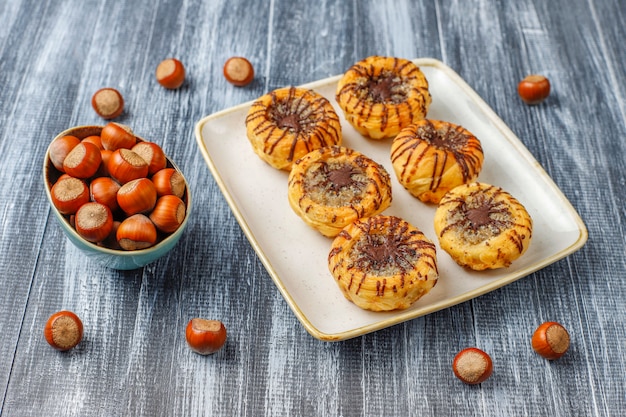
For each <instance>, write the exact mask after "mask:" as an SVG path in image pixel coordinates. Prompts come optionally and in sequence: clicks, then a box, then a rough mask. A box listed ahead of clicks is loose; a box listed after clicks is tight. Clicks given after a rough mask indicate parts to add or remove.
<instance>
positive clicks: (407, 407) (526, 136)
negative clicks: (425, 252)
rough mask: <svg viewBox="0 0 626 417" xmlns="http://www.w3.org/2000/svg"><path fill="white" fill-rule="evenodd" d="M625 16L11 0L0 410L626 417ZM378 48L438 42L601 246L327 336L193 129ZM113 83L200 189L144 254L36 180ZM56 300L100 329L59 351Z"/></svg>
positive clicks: (369, 1)
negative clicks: (466, 372) (100, 234)
mask: <svg viewBox="0 0 626 417" xmlns="http://www.w3.org/2000/svg"><path fill="white" fill-rule="evenodd" d="M625 20H626V8H625V7H624V3H623V1H621V0H608V1H598V0H554V1H550V2H544V1H539V0H529V1H523V2H501V1H491V0H472V1H458V0H420V1H412V0H395V1H379V0H366V1H357V0H353V1H340V0H337V1H334V0H323V1H320V2H304V1H296V2H294V1H290V0H270V1H254V0H230V1H225V0H216V1H210V2H207V1H200V0H188V1H186V2H175V1H169V0H157V1H148V0H133V1H127V2H117V1H113V0H63V1H57V2H40V1H32V0H14V1H9V2H2V3H0V23H1V24H0V85H2V86H3V87H2V88H1V89H0V164H1V165H0V166H2V167H3V169H2V179H3V181H0V192H1V193H2V195H3V196H4V198H3V199H2V200H1V202H0V221H1V224H2V234H1V236H2V237H1V238H0V274H1V276H2V281H1V282H2V283H1V284H0V313H1V314H0V326H1V328H2V329H3V331H4V337H3V338H2V342H1V343H0V359H1V360H0V387H1V390H2V391H1V392H2V399H1V401H0V415H2V416H30V415H46V416H160V415H163V416H197V415H198V416H199V415H206V416H222V415H223V416H233V415H237V416H259V415H269V416H274V415H276V416H278V415H291V416H297V415H303V416H336V415H342V416H381V415H401V416H422V415H433V416H518V415H519V416H522V415H533V416H535V415H553V416H564V417H565V416H594V417H600V416H602V417H604V416H621V415H624V413H625V412H626V389H625V387H624V375H626V330H625V329H626V311H625V309H624V300H626V284H625V282H626V281H625V280H624V276H626V256H625V255H626V240H625V239H624V236H626V192H625V191H624V190H625V186H626V174H625V172H626V161H625V158H624V155H625V154H626V142H625V141H624V140H623V138H624V137H626V107H625V106H626V105H625V104H624V103H625V102H626V69H625V68H624V65H623V63H624V62H626V50H625V49H624V48H623V39H624V37H625V36H626V29H625V28H624V25H623V22H624V21H625ZM373 54H381V55H395V56H402V57H405V58H415V57H433V58H437V59H441V60H443V61H444V62H445V63H446V64H447V65H449V66H451V67H452V68H453V69H454V70H456V71H457V72H458V73H459V74H460V75H461V76H462V77H463V78H464V79H465V80H466V81H467V82H468V84H470V86H472V87H473V88H474V89H475V90H476V91H477V92H478V93H479V95H480V96H481V97H483V98H484V99H485V101H486V102H487V103H488V104H489V105H490V106H491V107H492V108H493V109H494V110H495V112H496V113H497V114H498V115H499V116H500V117H501V118H502V119H503V120H504V121H505V122H506V123H507V125H508V126H509V127H510V128H511V130H513V132H515V133H516V134H517V135H518V136H519V137H520V139H521V140H522V142H523V143H524V144H525V145H526V146H527V147H528V149H529V150H530V151H531V153H532V154H533V155H534V156H535V157H536V158H537V160H538V161H539V163H540V164H541V165H542V166H543V168H544V169H545V170H546V171H547V172H548V173H549V174H550V176H551V177H552V178H553V179H554V181H555V182H556V183H557V184H558V186H559V187H560V188H561V189H562V191H563V193H564V194H565V195H566V196H567V197H568V198H569V199H570V201H571V202H572V204H573V205H574V206H575V207H576V209H577V210H578V212H579V213H580V214H581V216H582V218H583V219H584V221H585V223H586V225H587V227H588V229H589V241H588V243H587V244H586V245H585V246H584V247H583V248H582V249H581V250H580V251H578V252H577V253H575V254H573V255H571V256H569V257H568V258H566V259H563V260H561V261H559V262H556V263H555V264H553V265H551V266H549V267H547V268H545V269H543V270H541V271H538V272H536V273H534V274H532V275H530V276H529V277H526V278H523V279H521V280H519V281H517V282H515V283H513V284H510V285H508V286H506V287H504V288H501V289H499V290H496V291H494V292H492V293H489V294H486V295H484V296H481V297H479V298H476V299H474V300H472V301H469V302H466V303H463V304H460V305H457V306H454V307H452V308H449V309H446V310H443V311H440V312H437V313H434V314H430V315H428V316H425V317H421V318H418V319H415V320H412V321H410V322H406V323H402V324H399V325H396V326H394V327H392V328H388V329H385V330H381V331H378V332H375V333H372V334H368V335H365V336H362V337H358V338H355V339H351V340H347V341H344V342H338V343H327V342H320V341H318V340H316V339H314V338H312V337H311V336H310V335H309V334H307V333H306V331H305V330H304V328H303V327H302V326H301V324H300V323H299V322H298V321H297V319H296V318H295V316H294V315H293V313H292V312H291V310H290V309H289V307H288V305H287V303H286V302H285V301H284V300H283V299H282V297H281V296H280V293H279V292H278V290H277V289H276V287H275V286H274V284H273V283H272V281H271V279H270V277H269V276H268V274H267V272H266V271H265V269H264V268H263V266H262V265H261V263H260V262H259V260H258V259H257V257H256V255H255V253H254V251H253V249H252V247H251V246H250V244H249V243H248V242H247V240H246V238H245V236H244V235H243V233H242V232H241V229H240V228H239V226H238V224H237V222H236V220H235V218H234V216H233V215H232V214H231V212H230V210H229V209H228V206H227V204H226V201H225V200H224V198H223V196H222V195H221V193H220V191H219V188H218V186H217V184H216V183H215V181H214V180H213V178H212V177H211V175H210V173H209V171H208V169H207V167H206V165H205V163H204V161H203V159H202V157H201V155H200V154H199V152H198V150H197V145H196V143H195V139H194V136H193V129H194V126H195V123H196V122H197V121H198V120H200V119H201V118H202V117H204V116H206V115H208V114H211V113H213V112H216V111H219V110H222V109H225V108H228V107H231V106H234V105H237V104H240V103H243V102H246V101H249V100H252V99H254V98H256V97H258V96H260V95H261V94H263V93H265V92H267V91H269V90H271V89H274V88H278V87H282V86H286V85H298V84H302V83H306V82H311V81H315V80H317V79H321V78H325V77H327V76H330V75H335V74H340V73H342V72H343V71H345V70H346V69H347V68H348V67H349V66H350V65H351V64H352V63H354V62H356V61H357V60H359V59H362V58H364V57H366V56H368V55H373ZM233 55H241V56H245V57H247V58H248V59H250V60H251V61H252V63H253V64H254V66H255V69H256V77H255V80H254V82H253V83H252V84H251V85H249V86H247V87H245V88H236V87H233V86H231V85H230V84H228V83H227V82H226V81H225V79H224V78H223V76H222V73H221V71H222V65H223V63H224V62H225V61H226V59H227V58H229V57H230V56H233ZM170 56H174V57H177V58H179V59H180V60H181V61H182V62H183V63H184V64H185V66H186V68H187V74H188V76H187V79H186V81H185V84H184V85H183V87H182V88H180V89H178V90H174V91H170V90H165V89H163V88H161V87H160V86H159V85H158V84H157V83H156V80H155V78H154V71H155V69H156V66H157V65H158V63H159V62H160V61H161V60H162V59H164V58H167V57H170ZM532 72H537V73H542V74H545V75H546V76H548V77H549V78H550V80H551V83H552V94H551V96H550V97H549V99H548V100H547V101H546V102H545V103H543V104H541V105H538V106H532V107H530V106H526V105H525V104H523V103H522V102H521V100H519V98H518V97H517V93H516V86H517V82H518V81H519V80H520V79H521V78H523V77H524V76H525V75H526V74H528V73H532ZM104 86H110V87H115V88H118V89H119V90H120V91H121V92H122V94H123V95H124V97H125V99H126V108H125V112H124V114H123V115H122V116H121V117H120V118H119V119H118V121H120V122H122V123H125V124H128V125H130V126H131V127H132V128H133V129H134V130H135V132H136V133H137V134H138V135H140V136H142V137H144V138H146V139H150V140H153V141H155V142H157V143H159V144H161V145H162V146H163V148H164V149H165V151H166V153H167V154H168V155H169V156H170V157H171V158H172V159H173V160H174V161H176V162H177V164H178V165H179V166H180V167H181V169H182V170H183V172H184V173H185V176H186V177H187V179H188V181H189V183H190V186H191V190H192V196H193V208H192V217H191V219H190V222H189V226H188V229H187V230H186V232H185V234H184V235H183V238H182V239H181V241H180V242H179V243H178V245H177V246H176V249H175V250H174V251H172V252H171V253H170V254H168V255H167V256H165V257H163V258H162V259H160V260H158V261H157V262H155V263H153V264H151V265H148V266H146V267H145V268H142V269H139V270H135V271H126V272H123V271H113V270H110V269H106V268H103V267H101V266H100V265H98V264H96V263H94V262H92V261H89V260H86V258H84V257H83V255H82V254H81V253H80V252H79V251H78V250H77V249H76V248H75V247H74V246H72V245H71V244H70V243H69V242H68V241H67V240H66V239H65V237H64V235H63V233H62V231H61V229H60V227H59V226H58V225H57V224H56V220H55V219H54V217H53V216H52V214H51V213H50V209H49V206H48V203H47V201H46V199H45V195H44V190H43V186H42V184H41V182H40V178H41V165H42V162H43V157H44V154H45V151H46V148H47V146H48V143H49V142H50V140H51V139H52V138H53V137H54V136H55V135H56V134H57V133H58V132H60V131H62V130H64V129H65V128H67V127H70V126H74V125H79V124H103V123H104V122H103V120H101V119H99V118H98V116H97V115H96V114H95V113H94V112H93V109H92V108H91V106H90V99H91V95H92V94H93V92H95V91H96V90H97V89H99V88H101V87H104ZM489 157H497V156H494V155H491V156H489ZM251 180H253V179H251ZM279 238H280V237H279V236H277V239H279ZM441 256H444V255H441ZM60 309H71V310H73V311H75V312H76V313H77V314H78V315H79V316H80V317H81V319H82V320H83V323H84V326H85V337H84V340H83V342H82V343H81V344H80V345H79V346H78V347H77V348H76V349H74V350H72V351H70V352H66V353H61V352H57V351H54V350H52V349H51V348H50V347H49V346H48V345H47V344H46V342H45V340H44V338H43V326H44V324H45V321H46V320H47V318H48V316H49V315H50V314H52V313H53V312H55V311H57V310H60ZM198 316H200V317H207V318H216V319H221V320H223V321H224V323H225V324H226V326H227V328H228V332H229V337H228V341H227V344H226V346H225V348H224V349H223V350H222V351H220V352H218V353H217V354H215V355H212V356H209V357H202V356H199V355H196V354H194V353H193V352H191V351H190V350H189V349H188V348H187V346H186V343H185V339H184V328H185V325H186V324H187V321H188V320H190V319H191V318H193V317H198ZM546 320H556V321H559V322H561V323H563V324H564V325H565V326H566V327H567V328H568V330H569V331H570V334H571V336H572V347H571V349H570V351H569V352H568V353H567V354H566V355H565V356H564V357H563V358H561V359H560V360H558V361H554V362H549V361H546V360H544V359H542V358H540V357H539V356H537V355H536V354H535V353H534V352H533V351H532V349H531V347H530V337H531V336H532V332H533V331H534V329H535V328H536V327H537V326H538V325H539V324H540V323H541V322H543V321H546ZM467 346H477V347H480V348H481V349H484V350H485V351H487V352H488V353H490V355H492V358H493V360H494V367H495V370H494V375H493V376H492V378H490V379H489V380H487V381H486V382H485V383H483V384H482V385H480V386H466V385H463V384H462V383H460V381H458V380H456V378H455V377H454V375H453V373H452V371H451V363H452V359H453V357H454V355H455V354H456V353H457V352H458V351H459V350H461V349H463V348H464V347H467Z"/></svg>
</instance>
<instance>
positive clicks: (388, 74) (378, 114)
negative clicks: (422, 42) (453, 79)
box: [336, 56, 431, 139]
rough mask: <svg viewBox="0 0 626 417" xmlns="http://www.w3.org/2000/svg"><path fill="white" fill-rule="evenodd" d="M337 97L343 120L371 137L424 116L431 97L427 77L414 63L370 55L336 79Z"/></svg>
mask: <svg viewBox="0 0 626 417" xmlns="http://www.w3.org/2000/svg"><path fill="white" fill-rule="evenodd" d="M336 99H337V103H338V104H339V107H341V109H342V110H343V112H344V114H345V117H346V120H347V121H348V122H349V123H350V124H351V125H352V126H353V127H354V128H355V129H356V130H357V131H358V132H359V133H361V134H362V135H365V136H368V137H370V138H372V139H383V138H390V137H394V136H396V135H397V134H398V132H400V130H401V129H402V128H404V127H406V126H408V125H410V124H411V123H414V122H416V121H418V120H421V119H423V118H425V117H426V113H427V112H428V107H429V106H430V103H431V96H430V93H429V91H428V81H427V80H426V77H425V76H424V74H423V73H422V71H421V70H420V69H419V67H418V66H417V65H415V64H414V63H413V62H411V61H409V60H406V59H402V58H394V57H382V56H371V57H368V58H365V59H364V60H362V61H359V62H357V63H356V64H354V65H353V66H352V67H350V68H349V69H348V70H347V71H346V73H345V74H344V75H343V77H342V78H341V79H340V80H339V83H338V84H337V90H336Z"/></svg>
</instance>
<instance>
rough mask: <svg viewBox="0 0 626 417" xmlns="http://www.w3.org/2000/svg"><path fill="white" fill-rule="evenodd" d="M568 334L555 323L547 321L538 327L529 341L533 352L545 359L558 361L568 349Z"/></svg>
mask: <svg viewBox="0 0 626 417" xmlns="http://www.w3.org/2000/svg"><path fill="white" fill-rule="evenodd" d="M569 343H570V338H569V333H568V332H567V330H566V329H565V327H563V326H562V325H560V324H559V323H557V322H554V321H547V322H545V323H543V324H542V325H540V326H539V327H538V328H537V330H535V333H534V334H533V337H532V339H531V344H532V346H533V349H534V350H535V352H537V353H538V354H539V355H541V356H543V357H544V358H546V359H549V360H554V359H558V358H560V357H561V356H563V355H564V354H565V352H567V349H569Z"/></svg>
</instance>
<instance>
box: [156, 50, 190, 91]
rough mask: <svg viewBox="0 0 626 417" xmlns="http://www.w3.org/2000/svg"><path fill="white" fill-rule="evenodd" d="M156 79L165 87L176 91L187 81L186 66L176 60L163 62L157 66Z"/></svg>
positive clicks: (169, 59)
mask: <svg viewBox="0 0 626 417" xmlns="http://www.w3.org/2000/svg"><path fill="white" fill-rule="evenodd" d="M156 79H157V81H158V83H159V84H161V85H162V86H163V87H165V88H168V89H170V90H174V89H176V88H178V87H180V86H181V85H183V82H184V81H185V66H184V65H183V63H182V62H180V61H179V60H178V59H176V58H168V59H166V60H163V61H161V63H160V64H159V65H158V66H157V69H156Z"/></svg>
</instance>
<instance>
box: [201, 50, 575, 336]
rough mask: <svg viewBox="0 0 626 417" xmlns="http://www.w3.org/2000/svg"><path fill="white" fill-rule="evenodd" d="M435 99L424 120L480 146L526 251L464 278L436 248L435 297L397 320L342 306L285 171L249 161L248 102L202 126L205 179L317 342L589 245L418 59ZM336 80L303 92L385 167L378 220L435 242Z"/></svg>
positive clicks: (536, 170)
mask: <svg viewBox="0 0 626 417" xmlns="http://www.w3.org/2000/svg"><path fill="white" fill-rule="evenodd" d="M414 62H415V63H416V64H417V65H419V66H420V68H421V69H422V71H423V72H424V74H425V75H426V78H427V79H428V82H429V88H430V92H431V95H432V97H433V101H432V105H431V107H430V109H429V111H428V117H429V118H431V119H439V120H445V121H449V122H452V123H455V124H459V125H462V126H463V127H465V128H466V129H468V130H469V131H470V132H472V133H474V135H476V136H477V137H478V138H479V139H480V141H481V143H482V146H483V150H484V153H485V162H484V166H483V170H482V172H481V174H480V176H479V178H478V180H479V181H481V182H486V183H490V184H493V185H497V186H500V187H502V188H503V189H505V190H506V191H508V192H509V193H511V194H512V195H513V196H515V197H516V198H517V199H518V200H519V201H520V202H521V203H522V204H524V206H525V207H526V208H527V210H528V212H529V213H530V215H531V217H532V218H533V223H534V228H533V239H532V242H531V244H530V248H529V249H528V251H527V252H526V253H525V254H524V255H523V256H522V257H521V258H519V259H518V260H517V261H515V262H514V263H513V265H512V266H511V267H509V268H507V269H500V270H494V271H488V272H471V271H468V270H467V269H464V268H461V267H459V266H458V265H456V263H454V262H453V261H452V260H451V258H450V257H449V256H448V254H447V253H445V252H444V251H443V250H441V249H440V247H439V246H438V245H437V257H438V266H439V272H440V278H439V282H438V283H437V285H436V286H435V287H434V288H433V290H432V291H431V292H430V293H428V294H426V295H425V296H424V297H422V298H421V299H420V300H418V301H417V302H416V303H415V304H414V305H413V306H411V307H410V308H409V309H407V310H403V311H393V312H385V313H375V312H370V311H365V310H362V309H360V308H359V307H357V306H355V305H354V304H352V303H351V302H349V301H347V300H346V299H345V298H344V297H343V295H342V293H341V292H340V290H339V288H338V286H337V284H336V283H335V282H334V279H333V278H332V276H331V275H330V272H329V271H328V267H327V258H328V252H329V249H330V244H331V240H330V239H328V238H325V237H323V236H322V235H320V234H319V233H318V232H316V231H314V230H313V229H311V228H309V227H308V226H306V225H305V223H304V222H303V221H302V220H301V219H300V218H299V217H297V216H296V214H295V213H294V212H293V211H292V210H291V207H290V206H289V203H288V200H287V178H288V174H287V173H286V172H282V171H278V170H276V169H274V168H272V167H270V166H269V165H268V164H266V163H265V162H263V161H261V159H260V158H259V157H258V156H256V154H255V153H254V152H253V151H252V147H251V145H250V143H249V142H248V139H247V137H246V128H245V118H246V115H247V112H248V109H249V108H250V105H251V104H252V102H249V103H244V104H241V105H239V106H236V107H233V108H230V109H227V110H223V111H220V112H218V113H215V114H212V115H210V116H207V117H205V118H203V119H202V120H200V121H199V122H198V123H197V124H196V129H195V135H196V139H197V143H198V146H199V148H200V151H201V152H202V155H203V156H204V158H205V160H206V163H207V165H208V167H209V170H210V171H211V173H212V174H213V176H214V177H215V181H216V182H217V184H218V186H219V187H220V189H221V191H222V193H223V194H224V197H225V198H226V201H227V202H228V204H229V206H230V208H231V209H232V211H233V213H234V215H235V217H236V218H237V221H238V222H239V224H240V225H241V228H242V229H243V231H244V233H245V234H246V236H247V237H248V239H249V241H250V243H251V244H252V246H253V248H254V249H255V251H256V252H257V254H258V256H259V258H260V259H261V261H262V263H263V265H264V266H265V267H266V269H267V271H268V273H269V275H270V276H271V277H272V280H273V281H274V283H275V284H276V286H277V287H278V289H279V291H280V292H281V294H282V295H283V297H284V298H285V300H286V301H287V303H288V304H289V306H290V307H291V309H292V310H293V312H294V313H295V315H296V316H297V317H298V319H299V320H300V322H301V323H302V324H303V326H304V327H305V328H306V330H307V331H308V332H309V333H310V334H311V335H312V336H314V337H316V338H318V339H320V340H327V341H333V340H343V339H348V338H351V337H355V336H359V335H362V334H366V333H369V332H372V331H375V330H379V329H382V328H385V327H388V326H392V325H394V324H397V323H400V322H403V321H406V320H410V319H413V318H415V317H419V316H422V315H425V314H429V313H432V312H434V311H437V310H441V309H443V308H447V307H450V306H452V305H455V304H458V303H461V302H463V301H466V300H469V299H472V298H474V297H477V296H479V295H482V294H485V293H487V292H489V291H493V290H495V289H497V288H499V287H502V286H504V285H506V284H509V283H511V282H513V281H515V280H517V279H519V278H522V277H525V276H527V275H528V274H530V273H532V272H534V271H537V270H538V269H541V268H543V267H545V266H547V265H549V264H551V263H553V262H556V261H557V260H559V259H561V258H563V257H565V256H567V255H569V254H571V253H573V252H574V251H576V250H578V249H579V248H580V247H582V246H583V245H584V243H585V242H586V240H587V229H586V227H585V225H584V223H583V221H582V220H581V218H580V216H579V215H578V214H577V213H576V211H575V210H574V208H573V207H572V205H571V204H570V203H569V201H567V199H566V198H565V196H564V195H563V194H562V192H561V191H560V190H559V189H558V187H557V186H556V185H555V184H554V182H553V181H552V180H551V179H550V177H549V176H548V175H547V174H546V172H545V171H544V170H543V169H542V168H541V166H540V165H539V163H538V162H537V161H536V160H535V159H534V158H533V156H532V155H531V154H530V152H529V151H528V150H527V149H526V148H525V147H524V145H523V144H522V143H521V141H520V140H519V139H518V138H517V137H516V136H515V135H514V134H513V132H511V130H510V129H509V128H508V127H507V126H506V125H505V124H504V122H503V121H502V120H501V119H500V118H499V117H498V116H497V115H496V114H495V113H494V112H493V110H491V108H490V107H489V106H488V105H487V104H486V103H485V102H484V101H483V100H482V99H481V98H480V97H479V96H478V95H477V94H476V92H474V91H473V90H472V88H471V87H469V86H468V85H467V84H466V83H465V82H464V81H463V80H462V79H461V78H460V77H459V76H458V75H457V74H456V73H455V72H454V71H453V70H452V69H450V68H449V67H447V66H446V65H445V64H443V63H442V62H440V61H437V60H434V59H416V60H414ZM339 78H341V76H335V77H331V78H327V79H324V80H320V81H317V82H313V83H310V84H306V85H303V86H302V87H305V88H310V89H313V90H315V91H317V92H318V93H320V94H322V95H323V96H325V97H326V98H327V99H328V100H329V101H330V102H331V103H332V104H333V106H334V107H335V110H336V111H337V114H338V115H340V118H341V120H342V128H343V146H347V147H351V148H354V149H356V150H358V151H360V152H362V153H364V154H365V155H367V156H369V157H370V158H372V159H374V160H375V161H377V162H378V163H381V164H382V165H384V166H385V168H386V169H387V171H388V172H389V173H390V174H391V177H392V181H393V182H392V189H393V203H392V205H391V207H390V208H388V209H387V210H386V211H385V214H390V215H396V216H399V217H402V218H404V219H406V220H407V221H409V222H410V223H412V224H413V225H415V226H417V227H418V228H420V229H421V230H422V231H423V232H424V233H425V234H426V236H428V237H429V238H430V239H431V240H432V241H433V242H437V239H436V236H435V233H434V231H433V224H432V220H433V216H434V211H435V207H434V206H432V205H426V204H424V203H421V202H420V201H419V200H417V199H416V198H414V197H412V196H411V195H410V194H409V193H408V192H407V191H406V190H405V189H404V188H403V187H402V186H401V185H400V184H399V183H398V182H397V180H396V179H395V175H394V174H393V169H392V167H391V163H390V161H389V148H390V141H373V140H369V139H365V138H364V137H362V136H361V135H359V134H358V133H357V132H356V131H355V130H354V129H353V128H352V127H351V126H350V125H349V124H348V123H347V122H345V120H344V119H343V113H342V112H341V110H340V109H339V107H338V106H337V103H336V101H335V98H334V96H335V87H336V85H337V81H338V80H339Z"/></svg>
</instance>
